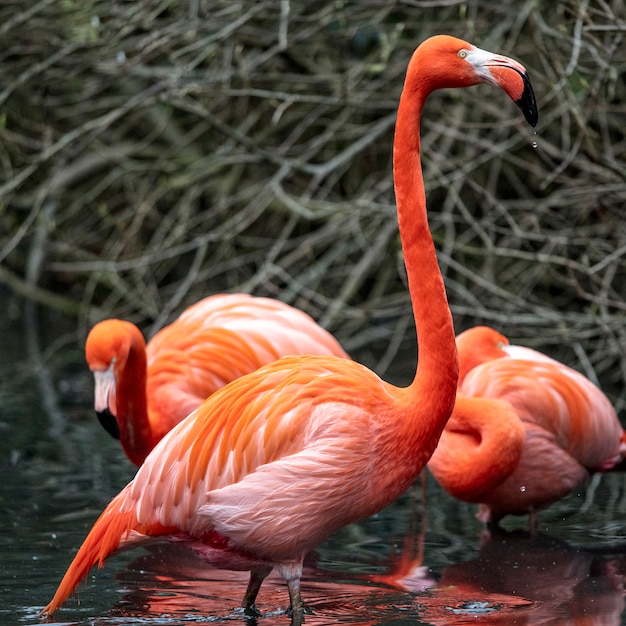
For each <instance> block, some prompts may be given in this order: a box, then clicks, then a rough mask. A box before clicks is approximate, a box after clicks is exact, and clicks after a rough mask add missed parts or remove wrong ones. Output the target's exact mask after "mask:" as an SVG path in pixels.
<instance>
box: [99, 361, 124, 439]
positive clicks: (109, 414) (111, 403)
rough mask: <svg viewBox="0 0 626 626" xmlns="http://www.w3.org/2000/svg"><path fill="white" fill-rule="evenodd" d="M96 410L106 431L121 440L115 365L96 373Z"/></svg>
mask: <svg viewBox="0 0 626 626" xmlns="http://www.w3.org/2000/svg"><path fill="white" fill-rule="evenodd" d="M93 377H94V381H95V392H94V409H95V411H96V415H97V416H98V420H99V421H100V424H102V427H103V428H104V430H106V431H107V432H108V433H109V435H111V437H113V438H114V439H119V438H120V428H119V425H118V423H117V417H116V408H115V373H114V371H113V364H112V365H111V367H110V368H109V369H108V370H104V371H95V372H94V373H93Z"/></svg>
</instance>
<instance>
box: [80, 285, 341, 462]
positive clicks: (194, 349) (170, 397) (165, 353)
mask: <svg viewBox="0 0 626 626" xmlns="http://www.w3.org/2000/svg"><path fill="white" fill-rule="evenodd" d="M295 354H333V355H335V356H340V357H343V358H349V357H348V355H347V354H346V352H345V351H344V350H343V348H342V347H341V346H340V345H339V343H338V342H337V340H336V339H335V338H334V337H333V336H332V335H331V334H330V333H329V332H328V331H326V330H324V329H323V328H322V327H321V326H319V325H318V324H317V323H316V322H315V321H314V320H313V318H311V317H309V316H308V315H307V314H306V313H304V312H303V311H300V310H298V309H295V308H293V307H291V306H289V305H288V304H285V303H284V302H281V301H280V300H274V299H272V298H260V297H254V296H250V295H247V294H242V293H235V294H218V295H214V296H209V297H207V298H203V299H202V300H200V301H199V302H196V304H193V305H192V306H190V307H189V308H187V309H186V310H185V311H183V313H182V314H181V315H180V316H179V317H178V318H177V319H176V320H174V321H173V322H172V323H171V324H169V325H168V326H166V327H165V328H163V329H161V330H160V331H159V332H158V333H157V334H156V335H154V337H152V339H151V340H150V341H149V342H148V344H147V345H146V342H145V340H144V338H143V335H142V333H141V331H140V330H139V328H137V326H135V325H134V324H133V323H131V322H127V321H124V320H118V319H107V320H103V321H102V322H98V323H97V324H96V325H95V326H94V327H93V328H92V329H91V331H90V332H89V335H88V336H87V341H86V343H85V358H86V360H87V364H88V365H89V369H90V370H91V371H92V372H93V375H94V380H95V394H94V395H95V401H94V407H95V410H96V415H97V416H98V419H99V420H100V423H101V424H102V426H103V427H104V428H105V430H106V431H107V432H108V433H109V434H110V435H111V436H113V437H115V438H116V439H119V440H120V444H121V445H122V448H123V449H124V452H125V453H126V456H127V457H128V458H129V459H130V460H131V461H132V462H133V463H134V464H135V465H141V464H142V463H143V461H144V459H145V458H146V456H148V454H149V452H150V451H151V450H152V448H154V446H155V445H156V444H157V443H158V442H159V441H160V440H161V438H162V437H163V435H165V434H166V433H167V432H169V431H170V430H171V429H172V428H173V427H174V426H175V425H176V424H178V422H180V421H181V420H182V419H183V418H185V417H187V415H189V413H191V412H192V411H193V410H194V409H196V408H197V407H199V406H200V404H202V402H203V401H204V400H205V399H206V398H207V397H208V396H210V395H211V394H212V393H213V392H214V391H216V390H217V389H219V388H220V387H223V386H224V385H226V384H227V383H229V382H230V381H232V380H235V378H239V377H240V376H243V375H244V374H247V373H249V372H253V371H254V370H256V369H259V367H261V366H262V365H265V364H266V363H271V362H272V361H276V360H277V359H279V358H281V357H283V356H289V355H295Z"/></svg>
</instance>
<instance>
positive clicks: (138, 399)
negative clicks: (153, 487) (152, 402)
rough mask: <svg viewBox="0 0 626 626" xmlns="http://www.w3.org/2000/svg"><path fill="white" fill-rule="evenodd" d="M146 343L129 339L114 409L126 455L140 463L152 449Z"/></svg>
mask: <svg viewBox="0 0 626 626" xmlns="http://www.w3.org/2000/svg"><path fill="white" fill-rule="evenodd" d="M146 376H147V364H146V348H145V344H143V345H140V344H139V343H138V342H132V343H131V346H130V349H129V351H128V358H127V360H126V363H125V364H124V367H123V369H122V370H121V372H119V374H117V375H116V387H117V389H116V411H117V423H118V426H119V429H120V443H121V444H122V447H123V448H124V452H126V455H127V456H128V458H129V459H130V460H131V461H132V462H133V463H135V465H141V464H142V463H143V461H144V459H145V457H146V456H147V455H148V453H149V452H150V450H151V449H152V448H153V446H154V443H153V442H152V439H153V434H152V428H151V424H150V420H149V419H148V405H147V397H146Z"/></svg>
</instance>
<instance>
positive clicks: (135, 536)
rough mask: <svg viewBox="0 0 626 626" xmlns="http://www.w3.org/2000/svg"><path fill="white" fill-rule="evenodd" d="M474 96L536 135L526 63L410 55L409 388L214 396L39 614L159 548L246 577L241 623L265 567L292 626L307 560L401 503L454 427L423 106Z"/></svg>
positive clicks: (333, 364) (453, 379) (177, 430)
mask: <svg viewBox="0 0 626 626" xmlns="http://www.w3.org/2000/svg"><path fill="white" fill-rule="evenodd" d="M479 83H489V84H491V85H494V86H497V87H499V88H501V89H502V90H504V91H505V93H507V94H508V95H509V96H510V97H511V99H512V100H513V101H514V102H516V104H518V106H519V107H520V108H521V110H522V111H523V112H524V114H525V116H526V118H527V120H528V121H529V122H530V123H533V124H534V123H536V120H537V110H536V106H535V99H534V94H533V91H532V87H531V85H530V81H529V79H528V76H527V73H526V70H525V69H524V67H523V66H522V65H521V64H520V63H518V62H517V61H514V60H513V59H510V58H507V57H504V56H499V55H495V54H492V53H490V52H487V51H485V50H481V49H480V48H477V47H475V46H473V45H472V44H470V43H467V42H465V41H462V40H460V39H456V38H454V37H450V36H446V35H439V36H435V37H432V38H430V39H427V40H426V41H425V42H423V43H422V44H421V45H420V46H419V47H418V48H417V50H416V51H415V52H414V54H413V56H412V58H411V60H410V62H409V66H408V70H407V75H406V82H405V85H404V89H403V91H402V95H401V98H400V103H399V108H398V116H397V123H396V132H395V139H394V184H395V191H396V200H397V211H398V220H399V228H400V237H401V241H402V247H403V252H404V258H405V264H406V269H407V280H408V286H409V292H410V296H411V302H412V307H413V313H414V317H415V324H416V329H417V335H418V348H419V364H418V367H417V371H416V373H415V377H414V380H413V382H412V383H411V384H410V385H409V386H408V387H405V388H399V387H395V386H393V385H391V384H389V383H387V382H385V381H383V380H381V379H380V378H379V377H378V376H377V375H376V374H375V373H374V372H372V371H371V370H369V369H368V368H366V367H365V366H363V365H360V364H359V363H357V362H354V361H351V360H347V359H342V358H338V357H333V356H319V355H313V356H293V357H286V358H283V359H280V360H278V361H275V362H273V363H270V364H268V365H265V366H263V367H261V368H260V369H258V370H256V371H255V372H252V373H250V374H247V375H245V376H242V377H240V378H238V379H236V380H234V381H232V382H231V383H229V384H228V385H226V386H225V387H222V388H221V389H219V390H218V391H216V392H215V393H214V394H212V395H211V396H209V397H208V398H207V399H206V400H205V401H204V402H203V403H202V405H201V406H200V407H199V408H198V409H196V410H195V411H194V412H193V413H191V414H190V415H189V416H188V417H187V418H185V419H184V420H183V421H182V422H180V423H179V424H178V425H177V426H175V427H174V428H173V429H172V430H171V431H170V432H169V433H168V434H167V435H165V436H164V437H163V439H161V441H160V442H159V443H158V444H157V445H156V446H155V448H154V449H153V450H152V452H151V453H150V454H149V455H148V457H147V458H146V460H145V461H144V463H143V465H142V466H141V467H140V468H139V470H138V471H137V474H136V475H135V478H134V479H133V480H132V481H131V482H130V483H129V484H128V485H127V486H126V487H125V488H124V489H123V490H122V491H121V492H120V493H119V494H118V495H117V496H116V497H115V498H113V500H112V501H111V503H110V504H109V505H108V506H107V507H106V509H105V510H104V512H103V513H102V514H101V516H100V517H99V518H98V519H97V520H96V522H95V524H94V526H93V527H92V529H91V531H90V532H89V534H88V536H87V538H86V539H85V541H84V543H83V544H82V546H81V547H80V549H79V550H78V553H77V554H76V556H75V557H74V560H73V561H72V563H71V564H70V566H69V568H68V570H67V572H66V573H65V576H64V577H63V580H62V581H61V583H60V585H59V587H58V589H57V591H56V593H55V595H54V597H53V598H52V600H51V601H50V603H49V604H48V605H47V606H46V607H45V608H44V609H43V610H42V614H47V615H50V614H51V613H53V612H54V611H55V610H56V609H57V608H58V607H59V606H60V605H61V604H62V603H63V602H64V601H65V599H66V598H67V597H68V596H69V595H70V594H71V593H72V591H73V590H74V588H75V587H76V585H77V584H78V583H79V581H80V580H81V579H82V578H83V577H84V576H86V574H87V573H88V572H89V570H90V569H91V567H92V566H93V565H95V564H96V563H97V564H99V565H100V566H102V565H103V563H104V561H105V559H106V558H107V557H108V556H109V555H111V554H112V553H113V552H115V551H117V550H119V549H121V548H128V547H132V546H135V545H138V544H141V543H143V542H146V541H150V540H152V539H155V538H159V537H160V538H164V539H168V540H170V541H174V542H179V543H182V544H185V545H186V546H188V547H189V548H191V549H192V550H195V551H196V552H197V553H199V554H201V555H203V556H204V557H205V558H206V559H207V560H208V561H210V562H211V563H212V564H213V565H217V566H218V567H221V568H225V569H241V570H247V571H250V579H249V584H248V587H247V589H246V591H245V594H244V597H243V602H242V606H243V608H244V610H245V611H246V612H249V613H253V614H255V613H256V608H255V606H254V605H255V600H256V597H257V594H258V592H259V589H260V587H261V584H262V582H263V579H264V578H265V577H266V576H267V575H268V574H269V572H270V571H271V570H272V569H273V568H275V569H276V570H277V572H278V573H279V574H280V575H281V576H282V578H283V579H284V580H285V581H286V583H287V589H288V592H289V599H290V611H291V614H292V616H293V617H292V619H293V621H294V623H301V622H302V620H303V619H304V606H303V603H302V596H301V592H300V578H301V575H302V565H303V559H304V556H305V554H307V553H308V552H310V551H311V550H313V549H314V548H315V547H316V546H317V545H319V544H320V543H321V542H322V541H323V540H324V539H326V538H327V537H328V536H329V535H331V534H332V533H333V532H334V531H336V530H338V529H339V528H341V527H343V526H346V525H348V524H351V523H353V522H356V521H358V520H361V519H364V518H366V517H369V516H371V515H373V514H375V513H376V512H378V511H380V510H382V509H383V508H384V507H386V506H387V505H388V504H390V503H391V502H393V501H394V500H395V499H396V498H398V497H399V496H400V495H401V494H402V493H403V492H404V491H406V490H407V489H408V487H409V486H410V485H411V484H412V483H413V481H414V480H415V478H416V477H417V476H418V475H419V473H420V472H421V470H422V469H423V467H424V465H425V464H426V462H427V461H428V459H429V458H430V456H431V454H432V453H433V451H434V450H435V447H436V445H437V441H438V439H439V436H440V435H441V431H442V430H443V428H444V426H445V424H446V421H447V420H448V418H449V416H450V414H451V413H452V408H453V406H454V400H455V397H456V385H457V379H458V358H457V350H456V344H455V337H454V328H453V324H452V316H451V314H450V308H449V306H448V302H447V298H446V293H445V288H444V283H443V278H442V276H441V272H440V270H439V266H438V263H437V255H436V251H435V246H434V243H433V239H432V236H431V233H430V230H429V228H428V217H427V213H426V198H425V192H424V183H423V177H422V169H421V164H420V133H419V124H420V117H421V112H422V107H423V104H424V101H425V99H426V97H427V96H428V95H429V94H430V93H431V92H432V91H434V90H436V89H440V88H445V87H469V86H471V85H476V84H479Z"/></svg>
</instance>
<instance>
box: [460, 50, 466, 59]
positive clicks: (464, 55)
mask: <svg viewBox="0 0 626 626" xmlns="http://www.w3.org/2000/svg"><path fill="white" fill-rule="evenodd" d="M466 56H467V50H459V58H460V59H464V58H465V57H466Z"/></svg>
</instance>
